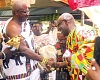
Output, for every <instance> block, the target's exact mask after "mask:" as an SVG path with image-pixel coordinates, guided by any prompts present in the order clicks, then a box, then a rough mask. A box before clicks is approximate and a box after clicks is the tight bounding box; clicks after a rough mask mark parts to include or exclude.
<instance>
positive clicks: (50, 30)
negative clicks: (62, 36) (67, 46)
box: [45, 20, 58, 43]
mask: <svg viewBox="0 0 100 80" xmlns="http://www.w3.org/2000/svg"><path fill="white" fill-rule="evenodd" d="M57 32H58V30H57V27H56V21H55V20H51V21H50V22H49V27H48V30H47V32H45V33H46V34H50V35H51V36H52V37H53V39H54V41H55V43H56V42H57V40H58V39H57Z"/></svg>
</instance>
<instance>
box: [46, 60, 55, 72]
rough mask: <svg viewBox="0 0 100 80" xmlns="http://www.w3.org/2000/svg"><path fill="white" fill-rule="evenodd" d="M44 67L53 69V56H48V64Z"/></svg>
mask: <svg viewBox="0 0 100 80" xmlns="http://www.w3.org/2000/svg"><path fill="white" fill-rule="evenodd" d="M46 67H47V68H48V69H49V70H50V71H53V70H54V67H55V60H54V59H53V58H50V59H49V60H48V64H47V65H46Z"/></svg>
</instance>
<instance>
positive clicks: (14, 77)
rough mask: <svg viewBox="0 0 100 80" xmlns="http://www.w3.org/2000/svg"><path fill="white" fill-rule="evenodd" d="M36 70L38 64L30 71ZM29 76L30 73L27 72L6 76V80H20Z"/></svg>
mask: <svg viewBox="0 0 100 80" xmlns="http://www.w3.org/2000/svg"><path fill="white" fill-rule="evenodd" d="M36 68H38V63H37V64H35V65H34V66H33V70H32V71H34V70H35V69H36ZM30 74H31V72H30V71H29V72H27V73H23V74H18V75H12V76H6V79H9V80H12V79H21V78H25V77H28V76H29V75H30Z"/></svg>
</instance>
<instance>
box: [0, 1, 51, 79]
mask: <svg viewBox="0 0 100 80" xmlns="http://www.w3.org/2000/svg"><path fill="white" fill-rule="evenodd" d="M12 14H13V17H12V18H11V20H10V21H9V22H8V24H7V26H6V30H5V31H6V32H5V35H6V37H4V38H8V39H12V38H15V36H17V35H21V36H22V37H23V39H24V40H23V39H22V40H21V41H20V43H18V44H20V45H19V47H18V50H17V51H16V50H14V49H13V47H12V48H10V49H8V51H7V52H5V49H7V48H8V45H6V43H4V45H3V49H2V54H1V55H0V57H2V55H3V56H4V59H3V70H4V73H5V75H6V80H39V79H40V70H39V68H38V61H40V62H41V63H42V64H44V65H46V64H50V65H51V61H50V60H48V59H47V58H44V57H43V56H40V55H38V54H36V53H35V50H34V38H33V33H32V31H31V30H30V27H29V28H27V26H26V25H28V24H27V22H26V21H27V19H28V16H29V9H28V6H27V5H26V3H25V2H23V1H20V0H17V1H14V3H13V5H12ZM23 22H25V23H23ZM22 23H23V25H24V26H22ZM26 33H27V35H25V34H26ZM12 49H13V50H12ZM11 51H13V52H11ZM4 52H5V53H4ZM9 53H12V55H11V56H10V57H7V56H8V54H9Z"/></svg>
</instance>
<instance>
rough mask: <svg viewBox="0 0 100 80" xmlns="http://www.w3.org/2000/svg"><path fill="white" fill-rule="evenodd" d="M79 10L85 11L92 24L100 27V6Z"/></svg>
mask: <svg viewBox="0 0 100 80" xmlns="http://www.w3.org/2000/svg"><path fill="white" fill-rule="evenodd" d="M79 10H82V11H84V12H85V14H86V15H87V16H88V17H89V18H90V19H91V20H92V22H93V23H94V24H96V25H97V26H99V27H100V21H99V20H98V19H100V6H92V7H85V8H80V9H79Z"/></svg>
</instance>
